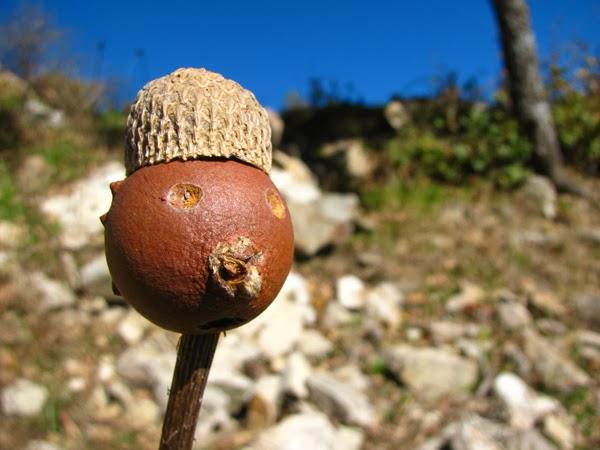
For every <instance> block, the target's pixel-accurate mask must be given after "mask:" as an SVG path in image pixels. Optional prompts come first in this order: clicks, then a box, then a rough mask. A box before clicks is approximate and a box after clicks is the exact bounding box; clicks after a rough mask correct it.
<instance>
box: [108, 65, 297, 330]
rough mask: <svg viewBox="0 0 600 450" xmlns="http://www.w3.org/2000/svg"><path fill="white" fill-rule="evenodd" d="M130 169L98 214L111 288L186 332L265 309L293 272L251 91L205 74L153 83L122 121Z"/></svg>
mask: <svg viewBox="0 0 600 450" xmlns="http://www.w3.org/2000/svg"><path fill="white" fill-rule="evenodd" d="M125 163H126V169H127V177H126V178H125V180H123V181H119V182H116V183H113V184H112V185H111V190H112V192H113V201H112V204H111V207H110V210H109V211H108V213H107V214H105V215H104V216H103V217H102V222H103V223H104V226H105V247H106V257H107V261H108V266H109V269H110V273H111V276H112V279H113V283H114V287H115V290H116V292H119V293H120V294H121V295H122V296H123V297H124V298H125V299H126V300H127V301H128V302H129V303H130V304H131V305H132V306H133V307H134V308H135V309H136V310H137V311H138V312H140V313H141V314H142V315H143V316H145V317H146V318H148V319H149V320H150V321H152V322H154V323H155V324H157V325H159V326H161V327H163V328H166V329H169V330H173V331H177V332H180V333H185V334H200V333H215V332H219V331H224V330H227V329H231V328H234V327H237V326H239V325H242V324H244V323H246V322H248V321H250V320H252V319H253V318H254V317H256V316H257V315H258V314H260V313H261V312H262V311H263V310H264V309H265V308H267V306H269V304H270V303H271V302H272V301H273V299H274V298H275V297H276V295H277V293H278V292H279V290H280V289H281V286H282V285H283V282H284V281H285V278H286V276H287V274H288V272H289V270H290V267H291V264H292V260H293V232H292V225H291V220H290V215H289V211H288V210H287V206H286V205H285V202H284V200H283V198H282V196H281V195H280V193H279V192H278V190H277V188H276V187H275V185H274V184H273V183H272V182H271V180H270V178H269V176H268V173H269V170H270V168H271V132H270V128H269V121H268V116H267V113H266V112H265V110H264V109H263V108H262V107H261V106H260V105H259V104H258V102H257V101H256V99H255V97H254V95H253V94H252V93H251V92H249V91H247V90H245V89H243V88H242V87H241V86H240V85H239V84H237V83H235V82H234V81H231V80H227V79H225V78H223V77H222V76H221V75H218V74H216V73H212V72H209V71H207V70H204V69H179V70H177V71H175V72H173V73H172V74H170V75H167V76H165V77H162V78H159V79H156V80H154V81H152V82H150V83H148V84H147V85H146V86H145V87H144V88H143V89H142V90H141V91H140V92H139V94H138V96H137V99H136V101H135V103H134V104H133V106H132V107H131V112H130V114H129V117H128V121H127V146H126V151H125Z"/></svg>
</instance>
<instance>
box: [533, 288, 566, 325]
mask: <svg viewBox="0 0 600 450" xmlns="http://www.w3.org/2000/svg"><path fill="white" fill-rule="evenodd" d="M529 302H530V303H531V306H532V307H534V308H536V309H537V310H538V311H540V312H542V313H543V314H546V315H549V316H555V317H560V318H562V317H564V316H565V314H566V313H567V308H565V306H564V305H563V304H562V302H561V301H560V300H559V299H558V297H557V296H556V295H555V294H553V293H552V292H550V291H546V290H542V289H537V288H532V289H530V292H529Z"/></svg>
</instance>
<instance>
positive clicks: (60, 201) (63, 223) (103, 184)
mask: <svg viewBox="0 0 600 450" xmlns="http://www.w3.org/2000/svg"><path fill="white" fill-rule="evenodd" d="M124 177H125V167H124V166H123V164H121V163H118V162H114V161H112V162H109V163H107V164H105V165H103V166H101V167H98V168H97V169H95V171H94V172H93V173H91V174H90V175H89V176H88V177H86V178H85V179H83V180H80V181H77V182H75V183H73V185H72V186H71V188H70V193H69V194H60V195H56V196H52V197H48V198H47V199H46V200H44V201H43V202H42V204H41V209H42V212H44V213H45V214H46V215H47V216H48V217H50V218H51V219H53V220H56V221H57V222H58V223H59V224H60V227H61V231H60V236H59V238H60V242H61V244H62V245H63V246H64V247H65V248H68V249H80V248H82V247H83V246H85V245H88V244H90V243H92V241H93V242H94V243H97V244H102V241H103V239H102V232H103V228H102V224H101V223H100V220H99V219H98V218H99V217H100V216H101V215H102V214H104V213H106V212H107V211H108V209H109V207H110V204H111V201H112V194H111V192H110V189H109V188H108V185H109V183H111V182H113V181H117V180H121V179H123V178H124Z"/></svg>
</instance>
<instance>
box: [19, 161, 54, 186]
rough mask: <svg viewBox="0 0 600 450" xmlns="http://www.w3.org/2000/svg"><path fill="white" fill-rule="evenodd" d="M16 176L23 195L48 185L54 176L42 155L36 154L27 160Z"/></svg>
mask: <svg viewBox="0 0 600 450" xmlns="http://www.w3.org/2000/svg"><path fill="white" fill-rule="evenodd" d="M16 175H17V177H16V178H17V182H18V183H19V189H21V191H22V192H23V193H25V194H29V193H32V192H36V191H39V190H41V189H43V188H44V187H45V186H47V185H48V183H49V181H50V177H51V176H52V168H51V167H50V165H49V164H48V162H47V161H46V159H45V158H44V157H43V156H42V155H39V154H35V155H30V156H27V157H26V158H25V160H24V161H23V163H22V164H21V166H20V167H19V169H18V170H17V174H16Z"/></svg>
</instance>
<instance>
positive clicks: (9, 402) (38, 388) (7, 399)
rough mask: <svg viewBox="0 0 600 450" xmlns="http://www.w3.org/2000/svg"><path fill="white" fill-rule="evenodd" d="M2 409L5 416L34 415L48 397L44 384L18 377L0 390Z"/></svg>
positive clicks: (40, 409) (38, 411)
mask: <svg viewBox="0 0 600 450" xmlns="http://www.w3.org/2000/svg"><path fill="white" fill-rule="evenodd" d="M0 398H1V399H2V410H3V412H4V414H6V415H7V416H22V417H35V416H37V415H38V414H40V413H41V412H42V409H43V408H44V404H45V403H46V400H47V399H48V389H46V387H45V386H42V385H40V384H37V383H34V382H32V381H29V380H27V379H25V378H19V379H18V380H16V381H15V382H14V383H12V384H9V385H8V386H5V387H4V388H3V389H2V391H1V392H0Z"/></svg>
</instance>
